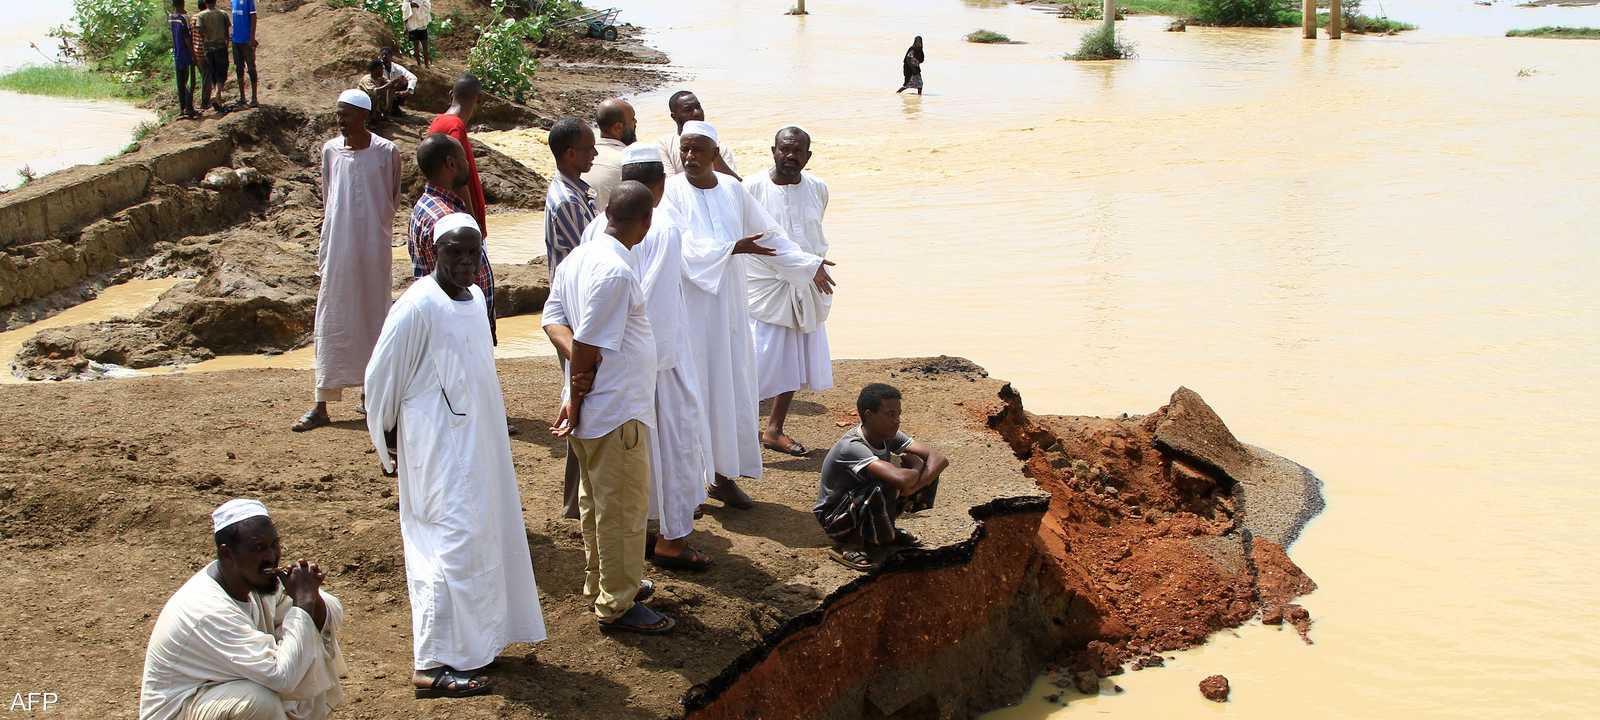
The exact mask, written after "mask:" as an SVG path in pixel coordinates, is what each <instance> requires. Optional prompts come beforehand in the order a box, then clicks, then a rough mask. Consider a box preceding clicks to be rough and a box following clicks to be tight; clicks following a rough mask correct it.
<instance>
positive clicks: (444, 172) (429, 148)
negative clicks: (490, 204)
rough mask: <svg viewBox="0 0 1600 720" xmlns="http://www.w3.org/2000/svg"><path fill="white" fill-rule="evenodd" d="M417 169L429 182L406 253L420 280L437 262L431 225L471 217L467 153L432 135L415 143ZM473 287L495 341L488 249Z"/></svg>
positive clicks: (448, 139) (414, 215)
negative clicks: (456, 215) (451, 217)
mask: <svg viewBox="0 0 1600 720" xmlns="http://www.w3.org/2000/svg"><path fill="white" fill-rule="evenodd" d="M417 169H418V170H421V171H422V176H423V177H425V178H427V179H428V182H427V184H426V185H423V186H422V196H421V197H419V198H417V205H416V207H415V208H413V209H412V211H411V233H410V238H409V240H408V242H407V249H408V250H410V251H411V274H412V277H418V278H422V277H427V276H429V275H432V274H433V268H434V265H435V264H436V262H437V258H436V257H435V255H434V248H433V226H434V223H437V222H438V221H439V219H440V218H443V217H444V216H446V215H449V214H451V213H467V214H468V215H470V214H472V210H471V209H470V208H468V207H467V201H466V200H464V199H463V195H465V194H466V192H467V187H468V184H469V180H470V179H471V173H470V172H469V171H468V169H467V152H466V149H465V148H463V147H461V143H458V142H456V139H455V138H453V137H450V136H449V135H446V134H444V133H434V134H432V135H429V136H427V137H425V138H423V139H422V142H420V143H417ZM483 247H487V246H483ZM474 284H476V285H477V286H478V289H480V290H482V291H483V303H484V305H486V306H487V307H488V308H489V337H490V338H491V339H494V338H496V334H495V324H494V269H493V268H491V267H489V251H488V250H487V249H485V250H482V251H481V255H480V256H479V258H478V277H477V279H476V280H475V281H474Z"/></svg>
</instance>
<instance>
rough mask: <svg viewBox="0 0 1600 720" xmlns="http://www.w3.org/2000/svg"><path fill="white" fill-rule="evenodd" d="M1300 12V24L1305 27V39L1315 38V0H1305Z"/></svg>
mask: <svg viewBox="0 0 1600 720" xmlns="http://www.w3.org/2000/svg"><path fill="white" fill-rule="evenodd" d="M1300 13H1301V18H1300V26H1301V27H1303V28H1305V31H1306V39H1307V40H1315V39H1317V0H1305V2H1304V3H1302V4H1301V10H1300Z"/></svg>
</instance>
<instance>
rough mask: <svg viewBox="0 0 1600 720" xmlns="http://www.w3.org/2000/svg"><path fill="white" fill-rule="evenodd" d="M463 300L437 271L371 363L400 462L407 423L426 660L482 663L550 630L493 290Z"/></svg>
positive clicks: (404, 497)
mask: <svg viewBox="0 0 1600 720" xmlns="http://www.w3.org/2000/svg"><path fill="white" fill-rule="evenodd" d="M469 290H470V292H471V293H472V299H471V300H468V301H458V300H452V299H450V297H449V296H448V295H446V294H445V293H444V291H443V290H441V289H440V288H439V284H438V282H436V281H435V280H434V279H433V277H432V276H428V277H424V278H422V279H420V280H417V281H416V283H414V284H412V286H411V287H410V288H409V289H407V290H406V292H405V294H403V295H401V296H400V299H399V300H396V301H395V304H394V310H393V311H392V312H390V313H389V318H388V320H386V321H385V322H384V324H383V335H382V336H381V337H380V338H379V339H378V347H377V348H376V349H375V350H374V351H373V354H372V363H371V364H370V365H368V366H367V375H366V393H367V429H368V430H369V431H370V433H371V435H372V443H373V445H375V446H376V447H377V449H378V458H379V459H380V460H381V461H382V463H383V465H384V468H385V469H386V470H387V469H392V468H391V467H390V462H389V451H388V450H389V449H388V444H387V442H386V441H385V440H384V437H383V433H384V430H386V429H389V428H393V427H395V426H396V423H398V425H399V428H400V434H399V442H398V444H399V461H400V537H401V539H402V540H403V542H404V545H405V558H406V582H407V585H408V586H409V590H410V594H411V630H412V649H413V655H414V656H415V661H416V662H415V667H416V668H417V669H419V670H426V669H430V668H434V667H438V666H440V665H449V666H450V667H453V668H456V669H457V670H474V669H477V668H480V667H483V666H484V665H487V664H489V663H490V662H491V661H493V660H494V659H495V656H496V655H498V654H499V653H500V651H501V650H503V649H504V648H505V647H506V646H507V645H509V644H511V643H518V642H526V643H533V642H539V641H541V640H543V639H545V627H544V615H543V613H542V612H541V610H540V607H539V589H538V587H537V586H536V585H535V584H534V578H533V562H532V560H531V559H530V558H529V555H528V537H527V528H526V526H525V525H524V523H523V518H522V498H521V496H520V494H519V493H518V490H517V477H516V471H515V470H514V469H513V467H512V464H511V443H510V441H509V440H508V439H507V436H506V408H505V402H504V400H503V399H502V398H501V395H500V381H499V378H498V377H497V376H496V375H495V367H494V355H493V346H492V345H491V344H490V342H489V316H488V313H487V312H486V311H485V309H484V303H483V293H482V291H480V290H479V289H478V288H477V287H476V286H473V287H470V288H469Z"/></svg>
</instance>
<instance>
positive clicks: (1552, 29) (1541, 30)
mask: <svg viewBox="0 0 1600 720" xmlns="http://www.w3.org/2000/svg"><path fill="white" fill-rule="evenodd" d="M1506 37H1542V38H1559V39H1564V40H1600V28H1592V27H1561V26H1546V27H1538V28H1530V29H1527V30H1507V31H1506Z"/></svg>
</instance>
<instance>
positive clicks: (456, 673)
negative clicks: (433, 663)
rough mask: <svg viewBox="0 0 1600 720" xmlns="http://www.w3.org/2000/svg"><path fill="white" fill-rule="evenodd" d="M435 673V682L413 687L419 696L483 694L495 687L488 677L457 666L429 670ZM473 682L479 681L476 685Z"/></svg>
mask: <svg viewBox="0 0 1600 720" xmlns="http://www.w3.org/2000/svg"><path fill="white" fill-rule="evenodd" d="M428 672H431V673H433V683H432V684H431V685H429V686H428V687H425V688H423V687H415V686H413V689H414V691H415V694H416V696H417V697H418V698H441V697H445V698H461V697H471V696H473V695H482V694H484V693H486V692H489V691H490V690H493V689H494V685H492V684H490V683H489V682H488V679H487V678H484V679H479V678H477V677H474V676H473V675H472V673H468V672H462V671H460V670H457V669H455V668H452V667H449V666H444V667H439V668H435V669H434V670H429V671H428ZM473 683H477V684H476V685H474V684H473Z"/></svg>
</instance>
